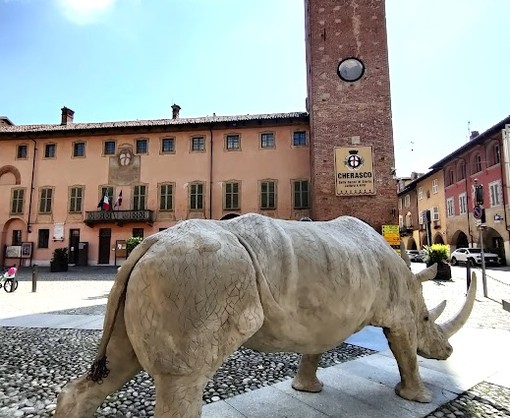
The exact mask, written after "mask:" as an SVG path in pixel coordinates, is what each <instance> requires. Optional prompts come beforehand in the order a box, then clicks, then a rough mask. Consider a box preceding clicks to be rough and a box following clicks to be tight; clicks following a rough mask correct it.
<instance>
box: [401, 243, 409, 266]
mask: <svg viewBox="0 0 510 418" xmlns="http://www.w3.org/2000/svg"><path fill="white" fill-rule="evenodd" d="M400 257H402V260H404V261H405V262H406V264H407V267H409V268H411V260H410V259H409V256H408V255H407V251H406V249H405V247H404V242H403V241H400Z"/></svg>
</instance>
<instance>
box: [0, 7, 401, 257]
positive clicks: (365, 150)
mask: <svg viewBox="0 0 510 418" xmlns="http://www.w3.org/2000/svg"><path fill="white" fill-rule="evenodd" d="M305 9H306V13H305V27H306V65H307V78H308V92H307V93H308V95H307V100H306V112H294V113H278V114H261V115H238V116H206V117H201V118H182V117H181V116H180V111H181V108H180V106H178V105H173V106H172V117H171V118H169V119H158V120H144V121H120V122H103V123H76V122H75V115H74V111H73V110H71V109H69V108H67V107H64V108H62V113H61V120H60V124H55V125H51V124H50V125H23V126H16V125H14V124H13V123H12V122H11V121H10V120H9V119H8V118H6V117H4V118H0V150H1V152H0V192H2V193H3V195H4V196H6V200H8V204H7V205H4V206H3V207H1V208H0V244H1V245H2V246H3V247H4V248H5V249H6V250H5V251H4V252H3V254H2V260H1V261H2V262H5V261H6V260H7V261H10V260H11V259H17V258H20V257H21V258H24V257H26V260H25V261H23V262H22V264H25V265H26V264H29V263H37V264H40V265H44V264H48V263H49V260H50V258H51V255H52V252H53V250H54V249H55V248H59V247H67V248H68V249H69V253H70V263H71V264H92V265H95V264H102V265H103V264H107V265H112V264H115V263H119V262H121V261H122V259H123V257H125V251H124V247H123V245H124V242H125V241H126V240H127V239H128V238H129V237H131V236H148V235H150V234H153V233H155V232H157V231H158V230H160V229H163V228H167V227H169V226H172V225H174V224H175V223H176V222H178V221H180V220H184V219H189V218H204V219H221V218H224V217H229V216H233V215H235V214H243V213H247V212H259V213H263V214H266V215H268V216H272V217H278V218H283V219H301V218H305V217H310V218H312V219H313V220H326V219H332V218H335V217H337V216H340V215H353V216H357V217H359V218H361V219H363V220H365V221H366V222H368V223H369V224H371V225H372V226H373V227H374V228H375V229H376V230H378V231H381V226H382V225H383V224H396V223H397V220H398V218H397V209H396V207H397V198H396V190H395V180H394V178H393V175H394V168H393V167H394V165H395V164H394V153H393V138H392V126H391V109H390V90H389V70H388V53H387V39H386V27H385V10H384V1H383V0H376V1H374V0H358V1H354V0H352V1H347V2H344V3H342V5H339V4H338V2H335V1H332V0H306V1H305ZM296 42H299V40H296ZM119 202H120V205H119V204H118V203H119ZM116 203H117V205H116ZM22 244H24V245H22ZM21 247H22V248H23V251H22V255H19V254H18V253H17V251H18V250H19V249H20V248H21Z"/></svg>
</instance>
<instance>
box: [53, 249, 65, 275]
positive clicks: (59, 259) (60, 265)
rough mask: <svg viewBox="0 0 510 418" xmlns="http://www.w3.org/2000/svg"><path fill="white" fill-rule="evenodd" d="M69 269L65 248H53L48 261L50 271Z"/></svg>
mask: <svg viewBox="0 0 510 418" xmlns="http://www.w3.org/2000/svg"><path fill="white" fill-rule="evenodd" d="M68 268H69V254H68V252H67V247H62V248H55V250H54V251H53V257H52V259H51V260H50V271H67V270H68Z"/></svg>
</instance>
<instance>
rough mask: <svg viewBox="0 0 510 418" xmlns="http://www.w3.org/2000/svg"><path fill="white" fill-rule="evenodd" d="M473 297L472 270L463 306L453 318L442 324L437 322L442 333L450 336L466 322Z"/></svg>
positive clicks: (474, 283)
mask: <svg viewBox="0 0 510 418" xmlns="http://www.w3.org/2000/svg"><path fill="white" fill-rule="evenodd" d="M475 297H476V274H475V272H474V271H473V273H472V274H471V285H470V286H469V291H468V295H467V298H466V302H465V303H464V306H463V307H462V309H461V310H460V311H459V313H458V314H457V315H456V316H455V317H454V318H452V319H450V320H449V321H448V322H446V323H444V324H439V327H440V328H441V329H442V330H443V333H444V334H445V336H446V337H447V338H450V337H451V336H452V335H453V334H455V333H456V332H457V331H458V330H459V329H461V328H462V326H463V325H464V324H465V323H466V321H467V320H468V318H469V315H470V314H471V311H472V310H473V305H474V303H475Z"/></svg>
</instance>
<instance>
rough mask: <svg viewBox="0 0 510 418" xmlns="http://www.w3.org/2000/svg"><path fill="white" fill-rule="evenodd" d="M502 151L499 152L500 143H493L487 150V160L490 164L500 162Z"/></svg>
mask: <svg viewBox="0 0 510 418" xmlns="http://www.w3.org/2000/svg"><path fill="white" fill-rule="evenodd" d="M500 158H501V157H500V152H499V144H498V143H496V144H494V145H492V146H491V147H490V148H489V149H488V151H487V161H488V165H489V166H492V165H496V164H499V163H500Z"/></svg>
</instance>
